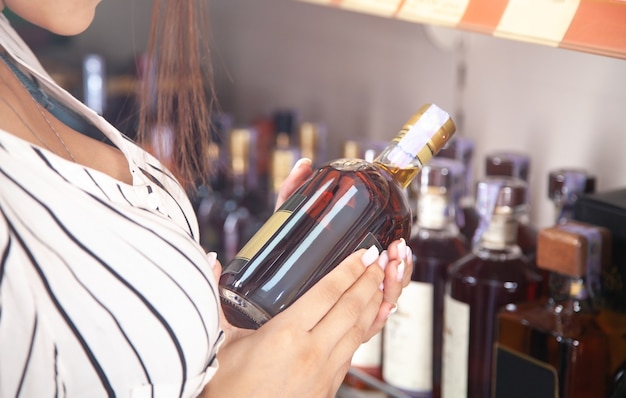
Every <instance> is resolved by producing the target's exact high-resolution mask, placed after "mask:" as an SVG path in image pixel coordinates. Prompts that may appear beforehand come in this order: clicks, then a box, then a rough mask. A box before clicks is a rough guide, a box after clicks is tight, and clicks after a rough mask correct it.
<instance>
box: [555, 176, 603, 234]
mask: <svg viewBox="0 0 626 398" xmlns="http://www.w3.org/2000/svg"><path fill="white" fill-rule="evenodd" d="M595 190H596V178H595V176H592V175H590V174H589V173H587V171H586V170H583V169H572V168H562V169H557V170H553V171H551V172H550V173H549V174H548V198H549V199H550V200H551V201H552V202H553V203H554V209H555V214H556V216H555V223H556V224H561V223H565V222H567V221H569V220H572V219H573V217H574V206H575V205H576V200H578V197H579V196H580V195H584V194H588V193H593V192H595Z"/></svg>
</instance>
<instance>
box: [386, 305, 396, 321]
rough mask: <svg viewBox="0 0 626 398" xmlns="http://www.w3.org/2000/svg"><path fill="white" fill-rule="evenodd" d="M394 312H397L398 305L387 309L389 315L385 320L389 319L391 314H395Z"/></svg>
mask: <svg viewBox="0 0 626 398" xmlns="http://www.w3.org/2000/svg"><path fill="white" fill-rule="evenodd" d="M396 311H398V304H394V305H393V306H392V307H391V308H390V309H389V313H388V314H387V318H389V317H390V316H392V315H393V314H395V313H396Z"/></svg>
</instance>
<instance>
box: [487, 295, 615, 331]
mask: <svg viewBox="0 0 626 398" xmlns="http://www.w3.org/2000/svg"><path fill="white" fill-rule="evenodd" d="M574 307H575V306H574V305H573V304H572V303H567V302H562V303H559V304H554V303H551V302H550V300H548V299H547V298H542V299H538V300H533V301H529V302H525V303H518V304H510V305H507V306H505V307H504V308H503V309H502V310H501V311H500V313H499V314H498V322H500V323H501V324H503V325H504V326H506V325H507V324H508V325H518V327H522V328H524V329H526V330H529V331H531V330H534V331H538V332H542V333H549V334H552V335H554V336H555V337H563V338H568V339H574V340H577V339H584V338H602V339H603V338H604V337H605V333H604V331H603V330H602V328H601V327H600V325H599V324H598V323H597V322H596V314H595V313H593V312H588V311H583V312H579V311H574V310H573V308H574Z"/></svg>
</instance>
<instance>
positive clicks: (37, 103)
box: [0, 0, 76, 163]
mask: <svg viewBox="0 0 626 398" xmlns="http://www.w3.org/2000/svg"><path fill="white" fill-rule="evenodd" d="M0 1H1V0H0ZM7 86H8V84H7ZM9 89H10V90H11V91H14V90H13V88H11V87H10V86H9ZM28 96H29V97H30V99H31V100H32V101H33V104H34V105H35V107H36V108H37V111H38V112H39V114H40V115H41V117H42V118H43V119H44V120H45V122H46V124H47V125H48V127H50V130H51V131H52V133H54V135H55V137H56V138H57V140H58V141H59V143H60V144H61V145H63V148H64V149H65V153H66V154H67V156H68V157H69V158H70V159H71V160H72V162H74V163H76V158H74V155H73V154H72V151H70V148H69V147H68V146H67V144H66V143H65V141H64V140H63V138H62V137H61V135H60V134H59V132H58V131H57V130H56V129H55V128H54V126H53V125H52V122H50V120H49V119H48V117H47V116H46V114H45V112H44V111H43V109H42V106H41V104H39V102H37V101H36V100H35V98H33V96H32V95H31V94H30V93H28ZM0 100H2V102H4V103H5V104H6V105H7V106H8V107H9V108H11V110H12V111H13V113H15V114H16V115H17V117H18V118H19V119H20V121H21V122H22V123H23V124H24V126H26V128H27V129H28V130H29V131H30V132H31V134H32V135H33V136H34V137H35V138H36V139H37V141H39V142H40V143H41V144H42V145H43V146H44V147H45V148H46V149H48V150H49V151H50V152H56V151H54V150H53V149H52V148H50V146H49V145H48V144H46V142H45V141H44V140H43V139H42V138H41V137H40V136H39V134H37V133H36V132H35V130H34V129H33V128H32V127H31V126H30V124H28V123H27V122H26V120H25V119H24V117H23V116H22V115H21V114H20V113H19V112H18V111H17V110H16V109H15V107H13V105H12V104H11V103H10V102H9V101H8V100H7V99H6V98H4V97H3V96H0Z"/></svg>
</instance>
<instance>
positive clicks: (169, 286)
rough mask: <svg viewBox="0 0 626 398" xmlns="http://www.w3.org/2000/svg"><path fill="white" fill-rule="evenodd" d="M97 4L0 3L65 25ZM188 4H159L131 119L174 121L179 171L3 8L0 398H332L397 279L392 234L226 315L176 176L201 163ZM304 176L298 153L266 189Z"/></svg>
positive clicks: (198, 73)
mask: <svg viewBox="0 0 626 398" xmlns="http://www.w3.org/2000/svg"><path fill="white" fill-rule="evenodd" d="M98 2H99V0H55V1H50V0H4V2H3V1H2V0H0V9H4V7H5V6H6V7H8V8H9V9H10V10H11V11H12V12H13V13H15V14H17V15H19V16H21V17H22V18H24V19H26V20H28V21H30V22H32V23H34V24H37V25H39V26H41V27H43V28H45V29H48V30H50V31H52V32H54V33H57V34H63V35H73V34H78V33H80V32H82V31H83V30H84V29H86V27H87V26H88V25H89V24H90V23H91V21H92V19H93V15H94V12H95V9H96V6H97V4H98ZM194 3H195V2H193V1H180V0H163V1H156V0H155V19H154V26H155V28H154V29H153V32H152V41H151V43H152V44H151V51H150V54H151V56H150V57H149V59H151V60H153V62H154V63H153V66H152V67H151V68H150V70H149V72H147V73H148V74H149V77H147V78H146V79H147V80H150V81H151V82H152V84H151V85H150V87H147V88H146V93H145V94H144V95H145V97H146V98H148V99H149V101H145V104H147V105H145V106H144V107H143V108H142V117H143V122H142V123H141V125H140V128H141V129H142V131H143V132H146V131H150V128H149V126H150V125H155V124H157V125H160V126H162V125H167V126H170V127H171V129H172V130H173V131H175V133H176V134H177V136H176V140H177V141H176V143H177V146H178V147H179V148H180V151H179V152H177V154H180V156H177V157H175V158H174V159H173V161H174V164H173V166H172V167H173V170H175V173H174V174H175V175H176V178H175V177H174V174H173V173H171V172H170V171H168V170H167V169H165V168H164V167H163V166H162V165H161V163H159V161H157V160H156V159H155V158H153V157H152V156H150V155H149V154H148V153H147V152H145V151H144V150H143V149H141V147H140V146H138V145H136V144H135V143H133V142H131V141H130V140H128V139H126V138H124V137H123V136H122V135H121V134H120V133H119V132H118V131H117V130H115V129H114V128H113V127H112V126H111V125H110V124H109V123H107V122H106V121H104V120H103V119H102V118H101V117H99V116H98V115H97V114H95V113H94V112H92V111H91V110H89V109H88V108H86V107H85V106H84V105H83V104H81V103H80V102H79V101H78V100H76V99H74V98H73V97H71V96H70V94H68V93H67V92H66V91H64V90H63V89H61V88H60V87H59V86H58V85H56V84H55V83H54V82H53V81H52V79H51V78H50V77H49V76H48V75H47V73H46V72H45V71H44V70H43V69H42V67H41V65H40V64H39V63H38V61H37V60H36V59H35V57H34V55H33V54H32V53H31V52H30V50H29V49H28V48H27V46H26V45H25V44H24V43H23V41H22V40H21V39H20V38H19V37H18V35H17V34H16V33H15V31H14V30H13V29H12V28H11V26H10V23H9V22H8V21H7V19H6V18H5V17H4V16H2V15H0V59H1V61H0V210H1V213H0V216H1V217H0V259H1V261H0V397H13V396H25V397H31V396H32V397H41V396H51V395H54V396H72V397H95V396H107V395H108V396H132V397H143V396H146V397H148V396H149V397H170V396H172V397H182V396H185V397H191V396H205V397H251V396H255V397H331V396H333V395H334V394H335V392H336V390H337V389H338V387H339V385H340V383H341V381H342V379H343V377H344V375H345V373H346V371H347V369H348V367H349V363H350V358H351V356H352V354H353V353H354V351H355V350H356V349H357V347H358V346H359V344H360V343H361V342H363V341H366V340H367V339H369V338H370V337H371V336H373V335H374V334H376V333H377V332H379V331H380V330H381V328H382V327H383V325H384V322H385V319H386V318H387V316H388V315H389V313H390V312H391V311H392V310H393V309H394V308H395V306H394V303H395V302H396V300H397V298H398V296H399V294H400V291H401V289H402V286H403V285H406V284H407V283H408V279H409V277H410V273H411V270H412V261H411V253H410V250H408V249H406V245H405V244H404V242H403V241H397V242H394V243H393V244H391V245H390V246H389V248H388V249H387V250H386V251H384V252H383V253H378V251H377V250H375V249H370V250H367V251H365V250H360V251H358V252H356V253H354V254H352V255H350V256H349V257H348V258H346V259H345V260H344V261H343V262H342V263H341V264H340V265H339V266H338V267H337V268H336V269H335V270H334V271H332V272H331V273H330V274H329V275H328V276H326V277H325V278H324V279H322V280H321V281H320V282H319V283H318V284H317V285H315V286H314V287H313V288H312V289H311V290H310V291H309V292H307V293H306V294H305V295H303V296H302V297H301V298H300V299H299V300H298V301H297V302H296V303H295V304H294V305H293V306H291V307H290V308H288V309H287V310H285V311H284V312H282V313H281V314H280V315H278V316H276V317H275V318H274V319H272V320H271V321H269V322H268V323H267V324H265V325H264V326H263V327H261V328H260V329H258V330H256V331H250V330H241V329H237V328H235V327H233V326H231V325H229V324H228V323H227V321H226V320H225V319H224V317H223V314H222V313H221V311H220V308H219V299H218V295H217V293H216V280H217V277H218V276H219V274H220V272H221V265H220V263H219V261H218V260H217V255H216V253H209V254H208V255H207V254H205V253H204V252H203V251H202V249H201V247H200V245H199V244H198V226H197V222H196V219H195V216H194V214H193V211H192V208H191V205H190V203H189V200H188V198H187V196H186V193H185V192H186V191H185V187H184V184H185V183H186V182H188V181H196V180H197V177H198V176H202V175H207V173H208V172H209V171H208V170H205V169H204V167H205V166H204V163H203V162H202V161H201V159H202V156H201V155H202V154H203V153H204V152H203V149H202V145H201V144H199V143H203V142H208V131H209V127H208V126H209V124H208V123H207V122H206V121H207V120H209V117H208V115H207V114H206V111H205V110H206V109H208V107H209V106H208V105H210V104H207V100H206V96H205V91H204V88H205V87H206V86H205V85H204V84H201V83H199V81H200V80H202V79H205V80H206V79H207V78H210V76H207V74H206V73H205V71H206V70H210V68H208V67H207V65H206V62H204V60H202V59H201V56H200V55H201V54H204V53H203V48H202V46H200V45H198V46H195V45H191V43H197V42H199V40H198V39H199V38H201V35H200V33H201V32H202V30H201V29H200V28H201V26H202V21H203V19H202V17H200V16H203V15H204V14H203V13H202V12H198V11H197V10H196V9H195V7H200V6H201V4H194ZM199 3H202V2H199ZM172 29H176V30H175V31H174V30H172ZM175 33H176V34H175ZM203 63H204V64H205V65H202V64H203ZM155 87H156V89H157V90H160V91H157V92H158V95H157V94H156V93H155V92H154V91H148V89H150V90H154V89H155ZM172 87H175V90H173V89H172ZM209 87H210V86H209ZM140 133H141V131H140ZM197 148H200V149H197ZM310 174H311V167H310V162H309V161H307V160H302V161H301V162H299V164H298V165H297V166H296V167H294V170H293V171H292V173H291V175H290V176H289V177H288V179H287V180H286V182H285V184H284V185H283V187H282V191H281V194H280V197H279V202H282V201H283V200H284V199H285V197H286V196H287V195H289V193H291V192H293V191H294V190H295V189H296V187H297V186H298V185H299V184H300V183H301V182H302V181H304V179H306V178H307V177H308V176H309V175H310ZM178 181H181V182H182V183H183V186H181V184H180V183H179V182H178ZM371 264H378V265H375V266H370V265H371ZM381 287H382V288H381ZM218 348H219V351H218ZM218 362H219V366H218Z"/></svg>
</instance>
